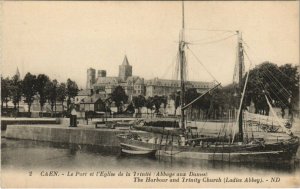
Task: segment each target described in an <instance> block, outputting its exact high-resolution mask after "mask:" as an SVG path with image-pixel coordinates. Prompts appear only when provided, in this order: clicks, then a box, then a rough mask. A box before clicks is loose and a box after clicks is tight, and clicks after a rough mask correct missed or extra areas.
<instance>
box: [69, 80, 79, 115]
mask: <svg viewBox="0 0 300 189" xmlns="http://www.w3.org/2000/svg"><path fill="white" fill-rule="evenodd" d="M78 91H79V89H78V86H77V84H76V82H75V81H72V80H71V79H68V80H67V89H66V95H67V108H68V111H70V104H71V99H72V98H74V97H75V96H77V94H78Z"/></svg>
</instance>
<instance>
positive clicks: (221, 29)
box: [1, 1, 299, 88]
mask: <svg viewBox="0 0 300 189" xmlns="http://www.w3.org/2000/svg"><path fill="white" fill-rule="evenodd" d="M2 3H3V4H2V10H3V11H2V23H3V24H2V39H1V44H2V56H1V62H2V64H1V67H2V68H1V74H2V75H3V76H4V77H6V76H12V75H14V74H15V72H16V69H17V67H18V68H19V70H20V73H21V76H22V77H23V76H24V75H25V74H26V73H27V72H31V73H33V74H40V73H44V74H47V75H48V76H49V77H50V78H51V79H57V80H58V81H59V82H65V81H66V80H67V78H71V79H72V80H75V81H76V82H77V83H78V85H79V87H80V88H85V85H86V71H87V69H88V68H90V67H92V68H95V69H96V70H99V69H103V70H107V75H108V76H117V75H118V66H119V65H120V64H121V63H122V61H123V58H124V56H125V54H126V55H127V57H128V60H129V63H130V64H131V65H132V67H133V75H137V76H141V77H144V78H145V79H151V78H154V77H159V78H165V79H174V78H175V76H174V75H175V74H174V72H175V67H176V54H177V51H178V40H179V32H180V30H181V19H182V10H181V2H179V1H175V2H172V1H166V2H162V1H150V2H136V1H129V2H117V1H112V2H101V1H100V2H97V1H87V2H83V1H74V2H72V1H54V2H50V1H42V2H40V1H4V2H2ZM184 5H185V34H186V41H187V42H189V43H190V44H189V45H188V47H189V49H190V50H189V49H187V51H186V52H187V61H188V63H187V66H188V78H189V79H190V80H195V81H212V80H213V79H212V77H211V76H210V74H208V72H207V71H206V70H205V69H204V68H203V66H202V64H203V65H204V66H205V68H206V69H207V70H209V72H210V73H211V74H212V75H213V76H214V77H215V78H216V79H217V80H218V81H219V82H221V83H222V84H223V85H224V84H228V83H230V82H232V78H233V72H234V65H235V61H236V46H237V36H236V35H233V34H234V32H233V31H236V30H239V31H241V32H242V37H243V40H244V41H245V44H246V45H245V49H246V52H247V54H248V55H249V58H250V60H251V62H253V64H252V66H254V65H257V64H259V63H261V62H263V61H271V62H274V63H276V64H278V65H282V64H285V63H292V64H299V1H287V2H284V1H263V2H260V1H254V2H251V1H247V2H240V1H200V2H197V1H191V2H185V4H184ZM192 52H193V53H194V54H195V55H196V57H197V59H198V60H200V61H201V63H202V64H200V63H199V61H198V60H197V59H196V58H195V56H194V55H193V53H192ZM245 64H246V68H247V69H248V68H249V65H250V61H249V60H248V59H247V58H246V59H245Z"/></svg>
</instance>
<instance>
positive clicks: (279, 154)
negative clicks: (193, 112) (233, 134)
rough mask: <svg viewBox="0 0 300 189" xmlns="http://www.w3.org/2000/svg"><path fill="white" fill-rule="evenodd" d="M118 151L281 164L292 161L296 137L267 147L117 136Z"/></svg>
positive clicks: (261, 145)
mask: <svg viewBox="0 0 300 189" xmlns="http://www.w3.org/2000/svg"><path fill="white" fill-rule="evenodd" d="M119 139H120V142H121V144H122V145H121V148H122V149H123V148H124V146H127V148H128V147H130V148H131V150H145V149H147V150H155V151H156V156H157V157H171V158H187V159H200V160H210V161H227V162H256V163H257V162H264V163H265V162H268V163H284V162H286V163H287V162H290V161H292V160H293V159H294V157H295V155H296V153H297V150H298V146H299V140H298V138H294V139H291V140H289V141H285V142H276V143H270V144H238V143H234V144H224V143H223V144H222V143H220V144H217V145H202V146H188V145H185V146H179V145H171V144H168V145H164V144H159V143H156V144H155V143H148V142H145V141H140V140H133V139H126V138H122V137H120V138H119Z"/></svg>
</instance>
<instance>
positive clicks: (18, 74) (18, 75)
mask: <svg viewBox="0 0 300 189" xmlns="http://www.w3.org/2000/svg"><path fill="white" fill-rule="evenodd" d="M15 75H16V76H17V77H18V78H19V79H20V77H21V75H20V72H19V68H18V67H17V71H16V74H15Z"/></svg>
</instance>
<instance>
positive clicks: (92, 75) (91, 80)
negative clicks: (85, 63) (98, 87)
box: [86, 68, 96, 89]
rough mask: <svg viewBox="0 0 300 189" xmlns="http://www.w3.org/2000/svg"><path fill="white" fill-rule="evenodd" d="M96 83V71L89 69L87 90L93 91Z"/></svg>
mask: <svg viewBox="0 0 300 189" xmlns="http://www.w3.org/2000/svg"><path fill="white" fill-rule="evenodd" d="M95 82H96V70H95V69H93V68H89V69H88V70H87V79H86V89H92V88H93V84H95Z"/></svg>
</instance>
